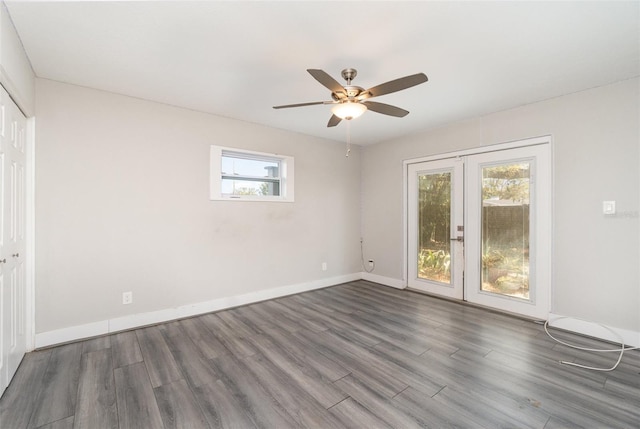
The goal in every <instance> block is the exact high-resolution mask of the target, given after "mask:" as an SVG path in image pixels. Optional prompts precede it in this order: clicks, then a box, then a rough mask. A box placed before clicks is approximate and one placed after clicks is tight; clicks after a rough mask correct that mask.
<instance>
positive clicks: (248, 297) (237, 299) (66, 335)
mask: <svg viewBox="0 0 640 429" xmlns="http://www.w3.org/2000/svg"><path fill="white" fill-rule="evenodd" d="M361 278H362V276H361V274H360V273H353V274H346V275H342V276H337V277H330V278H326V279H320V280H313V281H310V282H305V283H298V284H293V285H289V286H282V287H277V288H273V289H267V290H261V291H257V292H250V293H246V294H243V295H236V296H230V297H226V298H219V299H214V300H211V301H205V302H199V303H196V304H188V305H183V306H180V307H176V308H167V309H164V310H158V311H150V312H147V313H140V314H132V315H130V316H124V317H118V318H115V319H109V320H102V321H99V322H93V323H87V324H85V325H79V326H71V327H68V328H62V329H56V330H54V331H48V332H41V333H39V334H36V338H35V346H36V348H42V347H49V346H53V345H56V344H62V343H67V342H70V341H77V340H81V339H84V338H90V337H96V336H99V335H105V334H112V333H114V332H119V331H125V330H128V329H134V328H139V327H142V326H147V325H154V324H156V323H162V322H168V321H171V320H176V319H182V318H185V317H191V316H197V315H199V314H204V313H210V312H212V311H219V310H224V309H226V308H233V307H238V306H240V305H246V304H252V303H254V302H260V301H265V300H267V299H274V298H280V297H283V296H287V295H293V294H296V293H301V292H308V291H311V290H315V289H322V288H325V287H329V286H334V285H338V284H341V283H347V282H352V281H356V280H360V279H361Z"/></svg>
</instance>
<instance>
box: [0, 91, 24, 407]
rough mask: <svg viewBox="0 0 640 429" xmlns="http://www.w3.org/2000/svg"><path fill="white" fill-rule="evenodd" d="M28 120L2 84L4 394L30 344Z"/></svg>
mask: <svg viewBox="0 0 640 429" xmlns="http://www.w3.org/2000/svg"><path fill="white" fill-rule="evenodd" d="M25 145H26V118H25V117H24V115H22V112H20V110H19V109H18V107H17V106H16V105H15V103H13V100H11V99H10V98H9V95H8V94H7V92H6V91H5V90H4V89H3V88H0V395H1V394H2V393H3V392H4V390H5V389H6V387H7V385H8V384H9V381H10V380H11V378H12V377H13V374H14V373H15V371H16V370H17V369H18V365H20V361H21V360H22V357H23V356H24V353H25V351H26V345H27V338H26V336H27V329H26V317H27V299H26V280H25V273H26V270H25V262H24V261H25V245H26V241H25V219H26V216H25V206H26V205H25V179H26V175H25V149H26V147H25Z"/></svg>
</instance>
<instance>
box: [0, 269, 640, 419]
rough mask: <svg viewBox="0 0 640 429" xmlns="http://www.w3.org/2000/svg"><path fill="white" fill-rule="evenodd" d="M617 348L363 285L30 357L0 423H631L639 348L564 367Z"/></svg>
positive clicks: (637, 405) (637, 403) (639, 374)
mask: <svg viewBox="0 0 640 429" xmlns="http://www.w3.org/2000/svg"><path fill="white" fill-rule="evenodd" d="M556 334H557V336H559V337H561V338H563V339H565V340H567V341H571V342H576V343H579V344H585V345H590V346H595V347H602V346H604V344H600V343H599V342H598V341H596V340H593V339H589V338H584V337H580V336H576V335H571V334H568V333H564V332H557V331H556ZM616 358H617V356H614V355H611V354H610V355H608V356H602V355H594V354H593V353H589V352H582V351H578V350H574V349H570V348H567V347H565V346H562V345H560V344H557V343H556V342H554V341H553V340H551V339H549V338H548V337H547V336H546V334H545V333H544V330H543V329H542V326H540V325H538V324H535V323H533V322H529V321H525V320H521V319H518V318H514V317H510V316H507V315H504V314H500V313H497V312H491V311H487V310H483V309H479V308H474V307H471V306H465V305H460V304H457V303H453V302H450V301H446V300H441V299H437V298H433V297H429V296H425V295H421V294H418V293H414V292H409V291H401V290H396V289H391V288H387V287H384V286H380V285H376V284H373V283H369V282H365V281H358V282H352V283H347V284H344V285H339V286H334V287H331V288H327V289H322V290H317V291H313V292H308V293H303V294H299V295H293V296H289V297H285V298H280V299H276V300H271V301H266V302H262V303H257V304H252V305H248V306H244V307H240V308H235V309H230V310H225V311H220V312H217V313H211V314H206V315H203V316H199V317H194V318H190V319H185V320H180V321H175V322H168V323H165V324H161V325H158V326H152V327H147V328H142V329H137V330H135V331H130V332H122V333H118V334H114V335H109V336H104V337H100V338H94V339H90V340H87V341H83V342H78V343H74V344H66V345H63V346H59V347H55V348H50V349H47V350H41V351H36V352H32V353H29V354H27V355H26V356H25V358H24V360H23V362H22V364H21V366H20V368H19V370H18V372H17V374H16V376H15V378H14V380H13V381H12V383H11V385H10V386H9V387H8V389H7V390H6V392H5V394H4V396H3V397H2V398H1V399H0V428H2V429H26V428H57V429H64V428H88V429H101V428H122V429H124V428H140V429H156V428H158V429H160V428H191V429H196V428H210V429H213V428H242V429H244V428H248V429H250V428H277V429H284V428H402V429H405V428H453V427H456V428H544V429H557V428H578V427H583V428H637V427H640V353H638V352H627V353H626V354H625V355H624V357H623V360H622V363H621V364H620V366H619V367H618V369H616V370H615V371H613V372H593V371H588V370H584V369H579V368H574V367H568V366H563V365H560V364H559V363H558V361H559V360H568V361H575V362H581V363H585V364H589V365H597V366H598V365H599V366H602V365H604V366H607V365H611V364H612V363H613V362H614V361H615V359H616Z"/></svg>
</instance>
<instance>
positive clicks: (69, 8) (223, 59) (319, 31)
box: [6, 0, 640, 145]
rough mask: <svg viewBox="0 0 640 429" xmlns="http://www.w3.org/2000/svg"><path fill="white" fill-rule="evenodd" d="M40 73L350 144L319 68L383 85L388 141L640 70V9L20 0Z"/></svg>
mask: <svg viewBox="0 0 640 429" xmlns="http://www.w3.org/2000/svg"><path fill="white" fill-rule="evenodd" d="M6 4H7V7H8V9H9V12H10V15H11V18H12V19H13V22H14V24H15V26H16V28H17V31H18V34H19V35H20V37H21V39H22V42H23V44H24V47H25V50H26V52H27V55H28V56H29V59H30V60H31V63H32V65H33V69H34V71H35V73H36V75H37V76H38V77H41V78H47V79H53V80H57V81H61V82H67V83H72V84H76V85H83V86H87V87H92V88H98V89H102V90H106V91H111V92H115V93H119V94H126V95H130V96H133V97H139V98H143V99H147V100H153V101H157V102H161V103H167V104H172V105H176V106H182V107H186V108H189V109H194V110H198V111H203V112H209V113H213V114H216V115H221V116H225V117H231V118H237V119H241V120H245V121H249V122H255V123H259V124H265V125H269V126H272V127H277V128H283V129H287V130H291V131H295V132H299V133H303V134H308V135H313V136H318V137H322V138H327V139H332V140H338V141H344V140H345V139H346V125H345V124H344V121H343V123H341V124H340V125H338V126H337V127H335V128H327V127H326V124H327V121H328V119H329V117H330V116H331V114H330V106H324V105H319V106H310V107H301V108H296V109H283V110H274V109H272V106H274V105H279V104H290V103H301V102H307V101H321V100H329V99H330V96H329V92H330V91H329V90H327V89H326V88H325V87H323V86H322V85H320V84H319V83H318V82H317V81H315V80H314V79H313V78H312V77H311V76H310V75H309V74H308V73H307V72H306V69H308V68H320V69H323V70H325V71H326V72H327V73H329V74H330V75H332V76H333V77H334V78H335V79H336V80H338V81H339V82H341V83H344V81H343V80H342V78H341V77H340V71H341V70H342V69H343V68H347V67H354V68H356V69H358V72H359V73H358V77H357V78H356V79H355V81H354V84H355V85H358V86H362V87H365V88H369V87H371V86H374V85H377V84H380V83H382V82H386V81H389V80H393V79H396V78H399V77H402V76H405V75H409V74H414V73H418V72H424V73H425V74H427V76H428V77H429V82H427V83H425V84H422V85H419V86H416V87H414V88H410V89H407V90H405V91H402V92H398V93H395V94H389V95H386V96H382V97H379V98H376V99H375V101H380V102H383V103H388V104H393V105H397V106H399V107H402V108H404V109H407V110H409V111H410V112H411V113H410V114H409V115H408V116H406V117H405V118H401V119H400V118H394V117H389V116H384V115H380V114H378V113H374V112H366V113H365V114H364V115H363V116H362V117H361V118H358V119H355V120H353V122H352V123H351V136H352V142H353V143H356V144H362V145H365V144H372V143H376V142H380V141H384V140H389V139H393V138H395V137H398V136H401V135H404V134H410V133H414V132H417V131H419V130H423V129H427V128H432V127H436V126H440V125H443V124H445V123H450V122H453V121H458V120H461V119H466V118H471V117H475V116H479V115H483V114H487V113H491V112H495V111H499V110H504V109H508V108H512V107H515V106H519V105H523V104H527V103H532V102H535V101H539V100H544V99H548V98H552V97H556V96H560V95H564V94H569V93H572V92H576V91H581V90H584V89H588V88H593V87H597V86H601V85H606V84H609V83H612V82H616V81H619V80H624V79H628V78H631V77H635V76H638V75H640V24H639V22H640V7H639V5H640V2H638V1H630V2H607V1H599V2H583V1H580V2H515V1H514V2H453V1H451V2H399V1H388V2H366V1H365V2H362V1H360V2H334V1H322V2H312V1H298V2H282V1H257V2H244V1H199V2H194V1H163V2H155V1H120V2H105V1H93V2H77V1H76V2H51V1H49V2H32V1H10V0H9V1H6Z"/></svg>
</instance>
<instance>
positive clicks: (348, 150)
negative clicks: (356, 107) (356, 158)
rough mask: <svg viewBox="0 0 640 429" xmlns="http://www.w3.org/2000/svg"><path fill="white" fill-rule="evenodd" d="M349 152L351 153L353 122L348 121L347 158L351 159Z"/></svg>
mask: <svg viewBox="0 0 640 429" xmlns="http://www.w3.org/2000/svg"><path fill="white" fill-rule="evenodd" d="M349 152H351V121H347V155H346V157H347V158H349Z"/></svg>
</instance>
